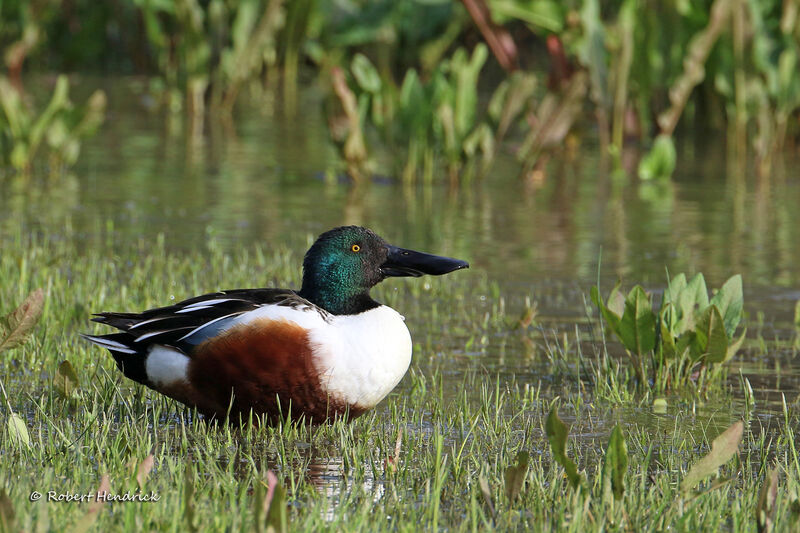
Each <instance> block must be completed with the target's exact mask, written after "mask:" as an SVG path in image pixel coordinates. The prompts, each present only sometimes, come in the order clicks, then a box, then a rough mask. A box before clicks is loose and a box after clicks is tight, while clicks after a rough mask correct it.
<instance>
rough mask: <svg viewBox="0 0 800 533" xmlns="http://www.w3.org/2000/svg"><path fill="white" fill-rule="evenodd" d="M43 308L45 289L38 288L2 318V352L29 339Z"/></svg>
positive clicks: (0, 344) (0, 322)
mask: <svg viewBox="0 0 800 533" xmlns="http://www.w3.org/2000/svg"><path fill="white" fill-rule="evenodd" d="M43 308H44V291H43V290H42V289H36V290H35V291H33V292H32V293H30V294H29V295H28V297H27V298H26V299H25V301H24V302H22V305H20V306H19V307H18V308H17V309H16V310H15V311H14V312H13V313H11V314H10V315H8V316H7V317H5V318H4V319H2V320H0V352H3V351H5V350H10V349H11V348H16V347H17V346H20V345H22V344H24V343H25V341H26V340H28V336H29V335H30V332H31V330H32V329H33V326H35V325H36V323H37V322H38V321H39V318H40V317H41V316H42V309H43Z"/></svg>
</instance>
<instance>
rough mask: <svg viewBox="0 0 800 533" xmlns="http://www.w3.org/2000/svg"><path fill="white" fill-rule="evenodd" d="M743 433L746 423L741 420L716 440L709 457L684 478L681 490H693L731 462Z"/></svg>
mask: <svg viewBox="0 0 800 533" xmlns="http://www.w3.org/2000/svg"><path fill="white" fill-rule="evenodd" d="M743 433H744V422H742V421H741V420H739V421H738V422H735V423H734V424H733V425H732V426H731V427H729V428H728V429H726V430H725V431H723V432H722V433H721V434H720V435H719V436H718V437H717V438H716V439H714V441H713V442H712V443H711V451H710V452H708V455H706V456H705V457H703V458H702V459H700V460H699V461H697V462H696V463H695V464H694V465H692V468H690V469H689V472H688V473H687V474H686V477H685V478H683V481H682V482H681V490H683V491H685V492H688V491H690V490H692V489H693V488H694V487H695V486H696V485H697V484H698V483H700V482H701V481H702V480H703V479H705V478H707V477H708V476H710V475H713V474H715V473H716V472H717V470H719V467H720V466H722V465H724V464H725V463H727V462H728V461H730V460H731V458H732V457H733V456H734V455H735V454H736V451H737V450H738V449H739V443H741V442H742V434H743Z"/></svg>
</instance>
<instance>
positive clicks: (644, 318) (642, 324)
mask: <svg viewBox="0 0 800 533" xmlns="http://www.w3.org/2000/svg"><path fill="white" fill-rule="evenodd" d="M655 328H656V315H655V313H653V310H652V308H651V304H650V298H649V297H648V296H647V293H646V292H644V289H643V288H642V287H640V286H639V285H637V286H636V287H634V288H633V289H631V292H629V293H628V297H627V298H626V299H625V312H624V313H623V315H622V319H621V320H620V323H619V337H620V340H621V341H622V344H624V345H625V348H626V349H627V350H628V351H631V352H634V353H636V354H638V355H640V356H641V355H643V354H645V353H647V352H649V351H650V350H652V349H653V348H655V345H656V329H655Z"/></svg>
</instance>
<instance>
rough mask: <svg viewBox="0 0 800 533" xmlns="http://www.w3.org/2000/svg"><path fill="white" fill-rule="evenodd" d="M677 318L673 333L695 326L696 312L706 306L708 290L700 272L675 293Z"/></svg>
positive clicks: (688, 329)
mask: <svg viewBox="0 0 800 533" xmlns="http://www.w3.org/2000/svg"><path fill="white" fill-rule="evenodd" d="M676 306H677V308H678V320H677V322H676V323H675V326H674V333H676V334H681V333H683V332H685V331H690V330H694V329H695V328H696V327H697V324H696V323H697V319H698V313H700V312H702V311H704V310H705V309H706V308H707V307H708V290H707V289H706V280H705V278H704V277H703V274H702V273H698V274H696V275H695V276H694V277H693V278H692V279H691V280H689V282H688V283H687V284H686V287H684V288H683V289H682V290H681V291H680V292H679V293H678V295H677V301H676Z"/></svg>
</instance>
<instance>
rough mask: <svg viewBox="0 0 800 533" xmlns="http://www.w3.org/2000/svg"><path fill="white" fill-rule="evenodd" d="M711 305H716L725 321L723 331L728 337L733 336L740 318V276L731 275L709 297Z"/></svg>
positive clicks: (742, 299)
mask: <svg viewBox="0 0 800 533" xmlns="http://www.w3.org/2000/svg"><path fill="white" fill-rule="evenodd" d="M709 303H710V304H711V305H716V306H717V308H719V312H720V314H721V315H722V320H723V322H724V323H725V332H726V333H727V334H728V338H729V339H731V338H733V334H734V332H735V331H736V327H737V326H738V325H739V322H740V321H741V320H742V307H743V304H744V297H743V296H742V276H741V274H737V275H735V276H732V277H731V278H730V279H729V280H728V281H726V282H725V284H724V285H722V287H721V288H720V289H719V291H717V294H715V295H714V297H713V298H711V301H710V302H709Z"/></svg>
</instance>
